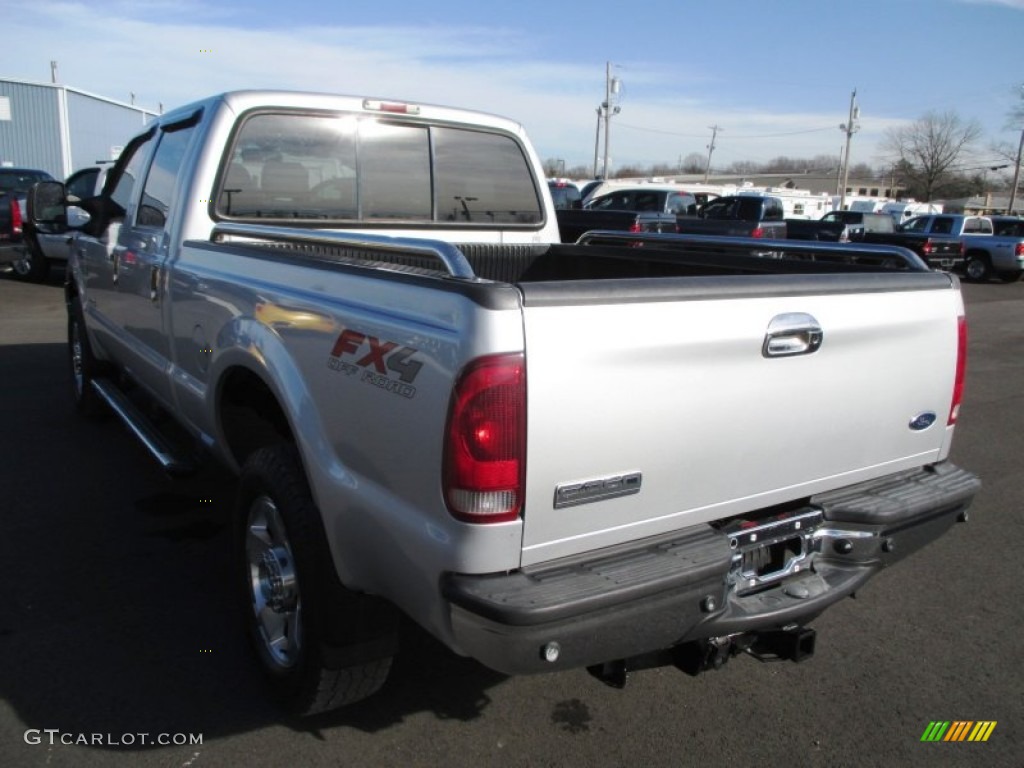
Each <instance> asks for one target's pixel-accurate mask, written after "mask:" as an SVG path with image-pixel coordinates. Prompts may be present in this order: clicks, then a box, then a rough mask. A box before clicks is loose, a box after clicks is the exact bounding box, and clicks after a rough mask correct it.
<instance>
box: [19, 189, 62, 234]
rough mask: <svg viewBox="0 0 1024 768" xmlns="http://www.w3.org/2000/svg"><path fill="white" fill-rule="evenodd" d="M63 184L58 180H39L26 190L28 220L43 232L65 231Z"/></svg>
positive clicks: (55, 232)
mask: <svg viewBox="0 0 1024 768" xmlns="http://www.w3.org/2000/svg"><path fill="white" fill-rule="evenodd" d="M64 195H65V192H64V185H63V184H62V183H61V182H59V181H39V182H36V183H35V184H33V185H32V186H31V187H30V188H29V190H28V197H27V201H26V202H27V208H28V220H29V221H31V222H32V224H33V226H35V228H36V230H37V231H39V232H42V233H44V234H57V233H60V232H65V231H67V226H68V224H67V211H66V209H65V203H64Z"/></svg>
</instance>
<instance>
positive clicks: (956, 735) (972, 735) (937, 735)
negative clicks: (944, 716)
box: [921, 720, 996, 741]
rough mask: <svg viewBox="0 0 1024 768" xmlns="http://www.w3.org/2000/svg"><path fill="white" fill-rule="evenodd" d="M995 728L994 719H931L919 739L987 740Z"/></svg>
mask: <svg viewBox="0 0 1024 768" xmlns="http://www.w3.org/2000/svg"><path fill="white" fill-rule="evenodd" d="M995 729H996V721H995V720H977V721H975V720H954V721H953V722H950V721H949V720H933V721H932V722H930V723H928V727H927V728H925V729H924V733H923V734H922V735H921V741H988V737H989V736H991V735H992V731H994V730H995Z"/></svg>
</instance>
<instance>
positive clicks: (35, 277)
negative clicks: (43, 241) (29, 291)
mask: <svg viewBox="0 0 1024 768" xmlns="http://www.w3.org/2000/svg"><path fill="white" fill-rule="evenodd" d="M24 242H25V248H24V250H23V251H22V254H23V255H22V257H21V258H19V259H16V260H14V261H13V262H11V268H12V270H13V273H14V277H15V279H17V280H22V281H24V282H26V283H41V282H43V281H44V280H46V278H47V277H48V276H49V274H50V262H49V261H47V259H46V257H45V256H44V255H43V252H42V250H41V249H40V248H39V244H38V243H37V242H36V241H35V238H33V237H31V236H27V237H26V238H25V241H24Z"/></svg>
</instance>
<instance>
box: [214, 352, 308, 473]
mask: <svg viewBox="0 0 1024 768" xmlns="http://www.w3.org/2000/svg"><path fill="white" fill-rule="evenodd" d="M220 414H221V415H220V420H221V429H222V430H223V432H224V438H225V440H226V441H227V446H228V450H229V451H230V452H231V456H232V458H234V460H235V463H236V464H237V465H238V466H242V465H243V464H244V463H245V460H246V459H247V458H248V457H249V456H251V455H252V454H253V453H255V452H256V451H258V450H259V449H260V448H265V447H267V446H269V445H274V444H277V443H281V442H288V443H293V442H294V441H295V438H294V436H293V435H292V430H291V427H290V426H289V425H288V418H287V417H286V416H285V413H284V409H283V408H282V407H281V404H280V403H279V402H278V400H277V397H276V396H275V395H274V393H273V391H272V390H271V389H270V387H268V386H267V384H266V383H265V382H264V381H263V380H262V379H261V378H260V377H259V376H257V375H256V374H255V373H253V372H252V371H250V370H248V369H246V368H236V369H234V370H233V371H231V372H230V373H228V374H227V375H226V377H225V379H224V383H223V384H222V385H221V391H220Z"/></svg>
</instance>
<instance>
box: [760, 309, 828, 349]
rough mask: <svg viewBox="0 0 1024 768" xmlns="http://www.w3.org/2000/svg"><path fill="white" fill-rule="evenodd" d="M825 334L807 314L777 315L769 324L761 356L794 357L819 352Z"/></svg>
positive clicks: (788, 313)
mask: <svg viewBox="0 0 1024 768" xmlns="http://www.w3.org/2000/svg"><path fill="white" fill-rule="evenodd" d="M824 336H825V333H824V331H822V329H821V325H820V324H819V323H818V321H817V320H815V319H814V317H812V316H811V315H808V314H807V313H805V312H787V313H786V314H782V315H776V316H775V317H773V318H772V321H771V322H770V323H768V331H767V332H766V333H765V335H764V344H763V345H762V347H761V354H762V355H763V356H764V357H793V356H794V355H810V354H813V353H814V352H817V351H818V348H819V347H820V346H821V342H822V341H823V340H824Z"/></svg>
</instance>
